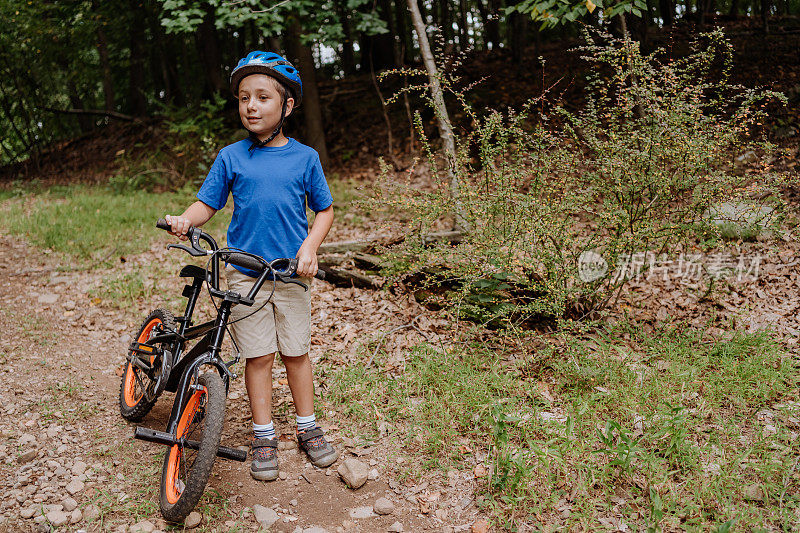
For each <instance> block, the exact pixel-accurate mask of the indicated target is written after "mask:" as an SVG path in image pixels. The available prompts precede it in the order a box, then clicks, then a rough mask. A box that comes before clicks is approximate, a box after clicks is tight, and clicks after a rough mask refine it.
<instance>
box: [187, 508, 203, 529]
mask: <svg viewBox="0 0 800 533" xmlns="http://www.w3.org/2000/svg"><path fill="white" fill-rule="evenodd" d="M202 521H203V515H201V514H200V513H198V512H197V511H192V512H191V513H189V516H187V517H186V520H184V521H183V525H184V527H186V528H187V529H192V528H195V527H197V526H199V525H200V522H202Z"/></svg>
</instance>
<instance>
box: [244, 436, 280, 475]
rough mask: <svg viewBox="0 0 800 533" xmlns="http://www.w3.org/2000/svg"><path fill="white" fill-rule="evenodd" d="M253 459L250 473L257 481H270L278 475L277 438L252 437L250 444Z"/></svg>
mask: <svg viewBox="0 0 800 533" xmlns="http://www.w3.org/2000/svg"><path fill="white" fill-rule="evenodd" d="M250 449H251V450H253V461H252V462H251V463H250V475H251V476H253V477H254V478H256V479H257V480H259V481H272V480H273V479H276V478H277V477H278V439H254V440H253V444H252V445H251V446H250Z"/></svg>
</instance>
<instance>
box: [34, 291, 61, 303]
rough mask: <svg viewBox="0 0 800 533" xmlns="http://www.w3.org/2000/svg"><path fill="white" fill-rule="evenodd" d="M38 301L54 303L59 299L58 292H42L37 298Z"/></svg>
mask: <svg viewBox="0 0 800 533" xmlns="http://www.w3.org/2000/svg"><path fill="white" fill-rule="evenodd" d="M37 301H38V302H39V303H40V304H46V305H50V304H54V303H56V302H57V301H58V294H53V293H45V294H40V295H39V297H38V298H37Z"/></svg>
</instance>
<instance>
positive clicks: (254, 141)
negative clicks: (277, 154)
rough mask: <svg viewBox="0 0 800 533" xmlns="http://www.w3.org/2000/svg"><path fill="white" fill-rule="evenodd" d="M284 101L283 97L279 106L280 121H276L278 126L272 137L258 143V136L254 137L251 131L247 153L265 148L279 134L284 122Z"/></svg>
mask: <svg viewBox="0 0 800 533" xmlns="http://www.w3.org/2000/svg"><path fill="white" fill-rule="evenodd" d="M286 100H287V99H286V97H284V98H283V104H282V105H281V119H280V120H279V121H278V125H277V126H276V127H275V131H273V132H272V135H270V136H269V137H267V138H266V139H265V140H263V141H260V140H259V139H258V135H256V134H255V133H253V132H252V131H251V132H250V140H251V141H252V144H251V145H250V148H248V151H250V152H252V151H253V150H254V149H256V148H261V147H263V146H266V145H267V144H269V143H270V141H272V139H274V138H275V136H276V135H278V134H279V133H280V132H281V128H283V121H284V120H286ZM248 131H250V130H248Z"/></svg>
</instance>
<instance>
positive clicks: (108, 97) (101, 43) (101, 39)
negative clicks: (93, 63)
mask: <svg viewBox="0 0 800 533" xmlns="http://www.w3.org/2000/svg"><path fill="white" fill-rule="evenodd" d="M97 53H98V54H99V56H100V67H101V68H102V70H103V97H104V100H105V108H106V111H114V79H113V78H112V77H111V63H110V62H109V60H108V41H107V39H106V32H105V30H103V26H102V22H100V25H99V26H98V28H97Z"/></svg>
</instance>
